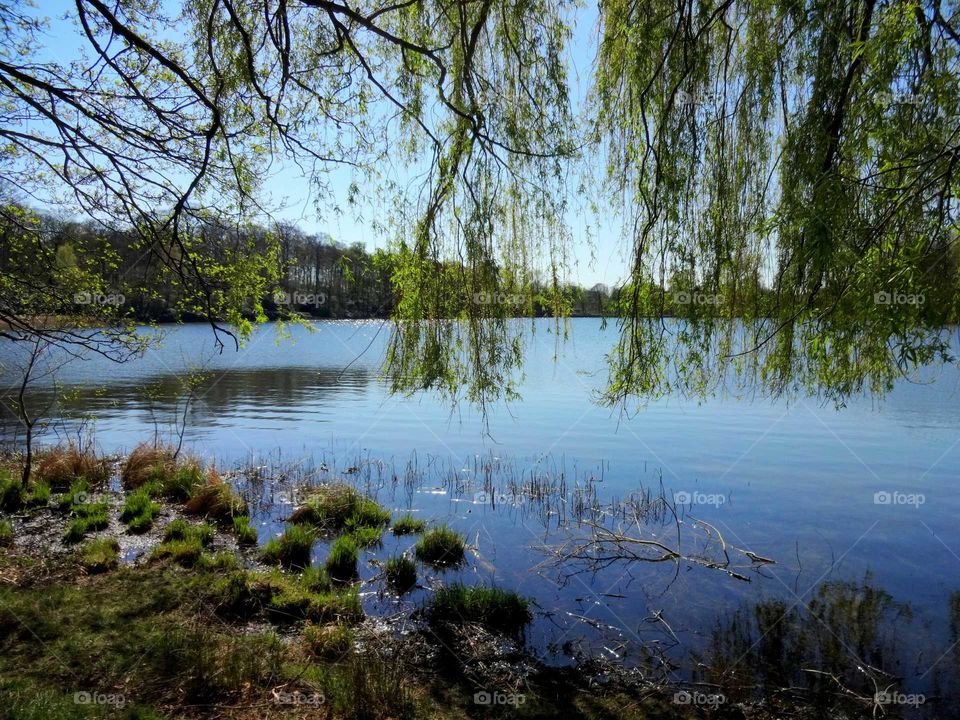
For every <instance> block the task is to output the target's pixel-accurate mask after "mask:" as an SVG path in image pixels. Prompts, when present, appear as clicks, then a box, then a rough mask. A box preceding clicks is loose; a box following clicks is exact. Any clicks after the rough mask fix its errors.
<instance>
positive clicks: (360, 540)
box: [347, 525, 383, 548]
mask: <svg viewBox="0 0 960 720" xmlns="http://www.w3.org/2000/svg"><path fill="white" fill-rule="evenodd" d="M347 534H348V535H349V536H350V537H351V538H352V539H353V541H354V542H355V543H356V544H357V547H358V548H367V547H372V546H374V545H378V544H380V541H381V539H382V538H383V528H382V527H367V526H365V525H361V526H359V527H355V528H353V530H351V531H350V532H349V533H347Z"/></svg>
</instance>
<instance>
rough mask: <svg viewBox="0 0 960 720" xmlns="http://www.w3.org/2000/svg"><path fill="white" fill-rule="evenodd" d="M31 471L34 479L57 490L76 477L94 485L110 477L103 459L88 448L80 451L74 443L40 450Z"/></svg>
mask: <svg viewBox="0 0 960 720" xmlns="http://www.w3.org/2000/svg"><path fill="white" fill-rule="evenodd" d="M33 472H34V479H35V480H37V481H39V482H43V483H46V484H47V485H49V486H50V487H51V488H55V489H58V490H59V489H63V488H67V487H69V486H70V483H71V482H73V481H74V480H75V479H77V478H84V479H86V480H87V481H88V482H89V483H90V484H91V485H96V484H99V483H102V482H104V481H105V480H106V479H107V478H108V477H110V467H109V465H108V464H107V462H106V461H105V460H102V459H101V458H98V457H97V456H96V455H94V454H93V453H92V452H90V451H89V450H83V451H81V450H80V449H79V448H77V446H76V445H67V446H66V447H64V446H58V447H53V448H47V449H45V450H41V451H40V452H39V453H38V454H37V459H36V462H35V465H34V471H33Z"/></svg>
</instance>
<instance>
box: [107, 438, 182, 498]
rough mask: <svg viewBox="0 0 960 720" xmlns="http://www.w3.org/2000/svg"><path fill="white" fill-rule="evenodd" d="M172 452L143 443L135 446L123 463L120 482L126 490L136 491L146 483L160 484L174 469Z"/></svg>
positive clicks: (166, 448) (171, 450)
mask: <svg viewBox="0 0 960 720" xmlns="http://www.w3.org/2000/svg"><path fill="white" fill-rule="evenodd" d="M173 455H174V450H173V448H172V447H170V446H162V447H158V446H156V445H149V444H147V443H143V444H140V445H137V447H135V448H134V449H133V452H131V453H130V454H129V455H128V456H127V459H126V461H125V462H124V463H123V467H122V469H121V471H120V480H121V481H122V482H123V487H125V488H126V489H127V490H136V489H137V488H139V487H141V486H142V485H145V484H146V483H147V482H162V481H163V479H164V477H166V475H167V474H168V473H170V472H172V469H173V467H174V464H175V461H174V456H173Z"/></svg>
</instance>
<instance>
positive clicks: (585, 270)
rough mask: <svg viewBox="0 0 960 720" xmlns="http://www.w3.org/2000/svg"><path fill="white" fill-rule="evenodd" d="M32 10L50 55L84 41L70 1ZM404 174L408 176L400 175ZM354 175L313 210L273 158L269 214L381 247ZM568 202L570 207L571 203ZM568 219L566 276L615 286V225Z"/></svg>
mask: <svg viewBox="0 0 960 720" xmlns="http://www.w3.org/2000/svg"><path fill="white" fill-rule="evenodd" d="M35 11H36V13H37V14H38V15H41V16H46V17H47V18H48V19H49V31H48V36H49V40H48V42H47V47H46V50H47V52H48V53H49V55H50V58H51V59H56V60H58V61H61V62H64V63H65V62H69V61H70V60H72V59H75V58H76V53H77V48H79V47H80V45H81V44H82V43H85V39H84V38H82V36H81V35H80V34H79V32H78V31H77V29H76V26H75V23H74V22H73V21H72V20H69V19H65V17H74V16H75V13H76V8H75V6H74V4H73V3H72V2H67V1H66V0H52V1H49V2H43V3H41V4H40V5H39V7H38V8H36V10H35ZM575 18H576V22H575V25H574V35H573V39H572V42H571V53H570V68H569V71H570V78H571V82H572V84H573V95H572V96H573V99H574V101H575V102H577V103H581V102H582V101H583V100H584V98H585V96H586V92H587V90H588V87H589V83H590V73H591V68H592V63H593V57H594V53H595V50H596V22H597V12H596V7H595V5H593V4H589V5H588V6H587V7H584V8H580V9H578V10H577V11H576V15H575ZM408 178H409V176H407V177H405V178H401V179H403V180H406V179H408ZM353 180H354V177H353V176H352V174H351V173H350V172H349V171H348V170H343V169H338V170H335V171H333V173H332V174H331V176H330V187H331V189H332V191H333V194H334V198H333V199H334V203H335V204H336V205H338V206H339V207H341V208H343V211H342V212H339V213H336V212H331V211H329V210H319V211H318V209H317V207H316V206H315V203H314V200H315V198H314V197H313V196H312V194H311V192H312V187H311V183H310V182H309V178H307V177H304V175H303V172H302V171H301V170H300V169H299V168H298V167H296V165H294V164H293V163H292V162H289V161H283V160H281V159H278V160H276V161H274V163H273V165H272V168H271V172H270V176H269V177H268V178H267V179H266V180H265V183H264V189H265V190H266V192H267V193H269V195H270V196H271V199H272V201H273V202H274V203H277V204H279V205H281V209H280V210H279V211H277V212H276V213H274V216H275V217H277V218H279V219H283V220H287V221H290V222H292V223H294V224H296V225H297V226H299V227H300V228H301V229H303V230H304V231H306V232H311V233H326V234H328V235H330V236H331V237H332V238H334V239H335V240H337V241H339V242H342V243H345V244H353V243H356V242H360V243H363V244H364V245H365V246H366V247H367V248H368V249H373V248H374V247H379V246H383V245H384V244H385V238H383V237H382V236H380V235H378V234H377V233H376V232H375V229H374V221H375V220H376V219H377V216H378V214H379V213H380V212H381V210H380V209H378V205H377V198H375V197H374V194H373V193H372V192H367V193H365V192H364V190H365V188H363V186H362V185H361V195H362V196H363V197H364V198H365V202H363V203H362V204H361V205H360V206H358V207H357V208H356V209H353V208H350V207H349V206H348V205H347V203H346V196H347V188H348V187H349V185H350V183H351V182H352V181H353ZM571 205H573V206H575V205H576V203H571ZM568 222H569V225H570V228H571V231H572V233H573V246H572V248H571V256H570V265H571V267H570V275H569V277H568V278H567V279H568V280H571V281H573V282H577V283H579V284H581V285H585V286H587V287H589V286H592V285H593V284H595V283H598V282H603V283H606V284H608V285H614V284H616V283H617V282H618V281H622V280H623V279H625V277H626V275H627V265H626V262H625V260H626V258H627V257H628V256H629V251H628V249H627V248H626V247H625V244H624V243H623V241H622V239H621V235H620V228H619V224H617V223H615V222H610V221H609V220H607V221H606V222H602V223H600V224H599V225H598V222H597V219H596V218H588V217H586V216H583V215H581V214H580V213H579V212H578V211H576V210H572V211H571V212H570V213H569V216H568ZM588 226H589V229H590V231H589V232H587V229H588ZM588 238H590V240H589V241H588Z"/></svg>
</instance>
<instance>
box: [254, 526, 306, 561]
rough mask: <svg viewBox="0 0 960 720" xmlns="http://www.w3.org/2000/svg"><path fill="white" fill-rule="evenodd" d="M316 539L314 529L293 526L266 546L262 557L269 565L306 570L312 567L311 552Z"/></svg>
mask: <svg viewBox="0 0 960 720" xmlns="http://www.w3.org/2000/svg"><path fill="white" fill-rule="evenodd" d="M315 539H316V537H315V535H314V532H313V530H312V529H310V528H306V527H302V526H300V525H293V526H291V527H288V528H287V529H286V530H285V531H284V533H283V535H281V536H280V537H279V538H273V539H272V540H270V542H268V543H267V544H266V545H264V547H263V550H262V551H261V557H262V558H263V560H264V562H267V563H274V564H275V563H279V564H281V565H285V566H286V567H300V568H305V567H308V566H309V565H310V551H311V549H312V548H313V542H314V540H315Z"/></svg>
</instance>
